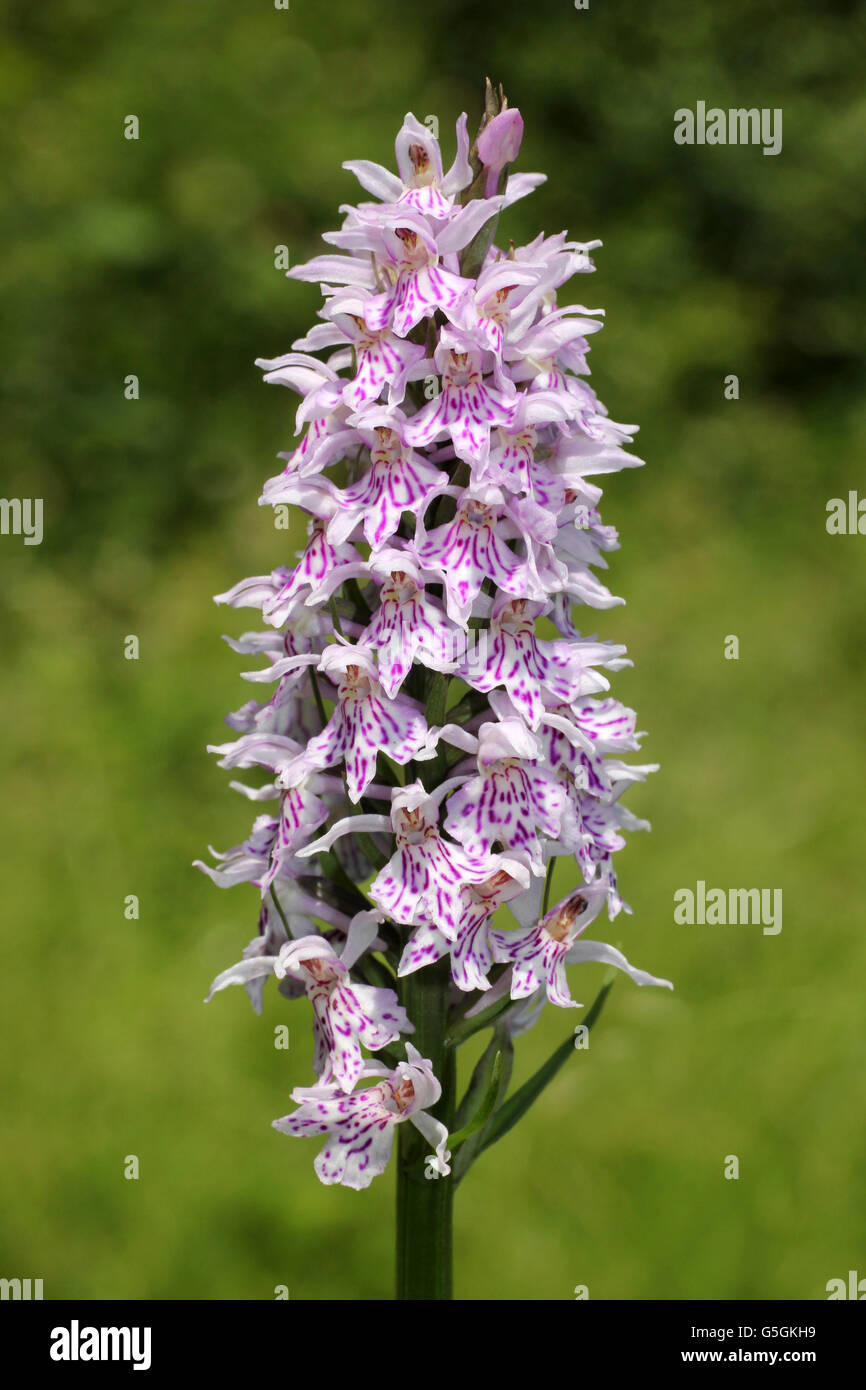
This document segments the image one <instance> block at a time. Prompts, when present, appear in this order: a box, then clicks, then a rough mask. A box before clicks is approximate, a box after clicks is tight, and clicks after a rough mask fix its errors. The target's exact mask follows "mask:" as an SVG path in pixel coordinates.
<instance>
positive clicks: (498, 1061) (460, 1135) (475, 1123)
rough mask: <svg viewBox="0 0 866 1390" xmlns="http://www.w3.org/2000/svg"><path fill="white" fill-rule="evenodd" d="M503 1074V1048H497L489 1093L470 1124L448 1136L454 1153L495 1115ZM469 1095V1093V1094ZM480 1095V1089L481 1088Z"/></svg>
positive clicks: (482, 1100)
mask: <svg viewBox="0 0 866 1390" xmlns="http://www.w3.org/2000/svg"><path fill="white" fill-rule="evenodd" d="M501 1074H502V1048H501V1047H499V1046H497V1048H496V1052H495V1053H494V1057H493V1065H492V1066H491V1068H490V1076H489V1078H488V1082H487V1093H486V1095H485V1096H484V1097H483V1098H481V1099H480V1102H479V1104H478V1106H477V1109H476V1110H475V1113H474V1115H472V1116H471V1118H470V1120H469V1122H468V1123H467V1124H465V1125H464V1126H463V1128H462V1129H458V1130H456V1131H455V1132H454V1133H452V1134H449V1136H448V1145H449V1147H450V1149H451V1152H452V1153H455V1152H456V1151H457V1149H459V1148H460V1145H461V1144H463V1143H464V1142H465V1141H466V1140H467V1139H468V1138H469V1136H470V1135H471V1134H477V1132H478V1130H479V1129H483V1128H484V1126H485V1125H486V1124H487V1121H488V1120H489V1119H490V1116H491V1115H492V1114H493V1110H494V1107H495V1105H496V1100H497V1097H498V1095H499V1078H500V1076H501ZM467 1094H468V1093H467ZM479 1095H480V1088H479Z"/></svg>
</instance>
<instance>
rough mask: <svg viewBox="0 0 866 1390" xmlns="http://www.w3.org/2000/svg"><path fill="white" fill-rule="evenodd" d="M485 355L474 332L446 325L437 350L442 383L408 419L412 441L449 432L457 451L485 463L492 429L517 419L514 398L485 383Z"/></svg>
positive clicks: (480, 464)
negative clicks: (471, 335) (473, 337)
mask: <svg viewBox="0 0 866 1390" xmlns="http://www.w3.org/2000/svg"><path fill="white" fill-rule="evenodd" d="M481 357H482V355H481V352H480V351H479V350H478V349H477V348H475V347H473V346H472V344H471V339H470V338H469V335H468V334H465V333H463V332H462V331H457V330H454V329H448V328H444V329H443V330H442V333H441V334H440V339H439V346H438V347H437V349H436V351H435V353H434V361H435V363H436V366H437V368H438V370H439V373H440V375H441V378H442V389H441V391H440V393H439V395H438V396H434V397H433V399H432V400H431V401H430V402H429V404H428V405H426V406H424V408H423V409H422V410H420V411H419V413H418V414H417V415H416V416H415V417H414V418H413V419H412V420H410V422H409V424H408V425H407V427H406V438H407V439H408V441H409V443H410V444H413V445H416V446H420V445H423V444H430V443H432V441H433V440H434V439H439V438H440V437H441V436H442V435H443V434H449V435H450V436H451V442H452V444H453V446H454V452H455V454H456V455H457V457H458V458H459V459H463V460H464V462H465V463H469V464H474V465H476V466H477V467H478V468H479V469H480V468H483V466H484V464H485V462H486V461H487V455H488V452H489V449H490V431H491V430H492V429H493V428H494V427H496V426H501V425H508V424H509V423H510V422H511V419H512V416H513V413H514V398H513V396H507V395H505V394H504V393H503V392H501V391H498V390H497V389H496V388H495V387H493V386H490V385H488V384H487V383H485V381H484V376H483V373H482V370H481Z"/></svg>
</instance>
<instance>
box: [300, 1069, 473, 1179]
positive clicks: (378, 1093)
mask: <svg viewBox="0 0 866 1390" xmlns="http://www.w3.org/2000/svg"><path fill="white" fill-rule="evenodd" d="M406 1058H407V1060H406V1061H405V1062H399V1063H398V1064H397V1066H396V1067H395V1068H394V1069H393V1071H389V1070H388V1069H387V1068H385V1067H380V1066H377V1065H375V1064H369V1063H368V1065H367V1066H366V1067H365V1068H364V1077H365V1078H367V1077H374V1076H381V1077H383V1078H384V1079H383V1080H382V1081H380V1082H378V1083H377V1084H376V1085H374V1086H369V1087H367V1088H366V1089H364V1090H360V1091H354V1092H353V1093H352V1094H351V1095H346V1093H345V1092H344V1091H343V1090H342V1089H341V1088H340V1087H339V1086H337V1085H336V1084H334V1083H332V1084H331V1085H326V1086H308V1087H304V1086H299V1087H296V1089H295V1090H294V1091H293V1092H292V1096H291V1098H292V1100H293V1101H294V1102H295V1103H296V1105H297V1106H298V1108H297V1110H295V1111H294V1113H293V1114H291V1115H286V1116H284V1118H283V1119H281V1120H274V1129H278V1130H280V1131H281V1133H283V1134H290V1135H293V1136H294V1137H296V1138H304V1137H306V1136H309V1135H313V1136H316V1135H327V1142H326V1143H325V1146H324V1148H323V1149H322V1151H321V1153H320V1154H319V1156H318V1158H317V1159H316V1161H315V1165H314V1166H315V1169H316V1173H317V1174H318V1176H319V1178H320V1179H321V1181H322V1182H323V1183H329V1184H330V1183H342V1185H343V1186H344V1187H353V1188H355V1189H356V1190H360V1189H361V1188H365V1187H369V1186H370V1183H371V1182H372V1181H373V1178H375V1177H378V1176H379V1174H380V1173H384V1171H385V1169H386V1167H387V1166H388V1160H389V1158H390V1157H391V1149H392V1146H393V1143H394V1130H395V1127H396V1126H397V1125H399V1124H402V1123H403V1121H404V1120H409V1121H410V1123H411V1124H413V1125H414V1126H415V1128H416V1129H417V1130H419V1131H420V1132H421V1134H422V1135H423V1136H424V1138H425V1139H426V1140H427V1141H428V1143H430V1144H431V1145H433V1153H432V1154H431V1155H430V1157H429V1158H428V1160H427V1171H428V1172H429V1173H430V1174H431V1175H432V1174H434V1173H435V1174H437V1175H441V1176H445V1177H447V1175H448V1173H449V1172H450V1171H451V1170H450V1168H449V1166H448V1160H449V1159H450V1157H451V1155H450V1154H449V1152H448V1149H447V1147H446V1145H447V1142H448V1131H447V1130H446V1129H445V1126H444V1125H443V1124H442V1123H441V1122H440V1121H438V1120H435V1119H434V1118H433V1116H432V1115H430V1114H429V1113H428V1112H429V1110H430V1107H431V1106H434V1105H435V1104H436V1102H437V1101H438V1099H439V1097H440V1095H441V1094H442V1087H441V1085H440V1084H439V1082H438V1080H437V1079H436V1077H435V1076H434V1075H433V1069H432V1066H431V1064H430V1062H429V1060H428V1059H427V1058H424V1057H422V1056H421V1054H420V1052H419V1051H418V1050H417V1048H415V1047H413V1046H412V1044H411V1043H407V1044H406Z"/></svg>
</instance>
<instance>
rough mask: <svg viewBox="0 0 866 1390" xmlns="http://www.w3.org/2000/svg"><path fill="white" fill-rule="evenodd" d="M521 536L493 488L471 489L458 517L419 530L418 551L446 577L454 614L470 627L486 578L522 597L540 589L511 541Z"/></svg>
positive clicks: (430, 567) (459, 505) (427, 567)
mask: <svg viewBox="0 0 866 1390" xmlns="http://www.w3.org/2000/svg"><path fill="white" fill-rule="evenodd" d="M518 535H520V532H519V529H518V528H517V527H516V526H515V525H514V524H513V523H511V522H510V519H509V518H508V515H507V509H506V506H505V499H504V497H503V495H502V493H501V492H500V491H499V490H498V489H497V488H493V487H484V488H479V489H476V490H475V491H470V490H468V489H467V490H466V491H465V492H464V493H463V494H462V496H460V497H459V500H458V502H457V511H456V513H455V515H454V518H453V520H451V521H447V522H445V523H444V524H443V525H442V526H439V527H436V528H435V529H434V530H432V531H427V530H425V529H424V526H423V524H422V525H419V526H418V527H417V529H416V540H415V544H414V547H413V548H414V553H415V555H416V556H417V558H418V561H419V563H420V564H421V565H422V566H423V568H424V569H425V570H427V571H429V572H430V574H433V575H435V576H436V577H437V578H439V579H441V581H442V584H443V585H444V588H445V600H446V606H447V610H448V613H449V616H450V617H451V618H452V619H453V620H454V622H456V623H459V624H460V625H461V626H465V624H466V623H467V621H468V619H469V616H470V614H471V612H472V605H473V603H474V601H475V600H476V599H477V597H478V595H479V594H480V593H481V588H482V585H483V584H484V582H485V580H490V581H492V582H493V583H494V584H496V585H497V586H498V587H499V588H500V589H501V590H503V591H504V592H505V593H507V594H511V595H513V596H514V597H517V598H520V597H523V596H524V595H525V594H526V590H527V588H529V589H531V594H530V597H532V598H536V597H537V598H544V594H543V593H541V592H536V590H535V588H534V586H533V583H532V576H531V574H530V572H529V569H528V567H527V564H526V561H525V560H522V559H521V558H520V557H519V556H518V555H516V554H515V552H514V551H513V550H511V549H510V548H509V546H508V541H509V540H510V539H511V538H512V537H516V536H518Z"/></svg>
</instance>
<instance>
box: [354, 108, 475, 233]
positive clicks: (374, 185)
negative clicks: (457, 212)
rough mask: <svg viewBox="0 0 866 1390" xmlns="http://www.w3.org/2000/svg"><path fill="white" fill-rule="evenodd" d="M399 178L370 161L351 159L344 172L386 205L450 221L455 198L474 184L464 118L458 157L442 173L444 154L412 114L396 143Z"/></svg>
mask: <svg viewBox="0 0 866 1390" xmlns="http://www.w3.org/2000/svg"><path fill="white" fill-rule="evenodd" d="M395 148H396V154H397V168H398V170H399V177H398V176H397V175H396V174H391V173H389V172H388V170H387V169H385V168H383V166H382V165H381V164H374V163H373V162H372V161H371V160H369V159H349V160H345V161H344V163H343V168H344V169H348V170H349V171H350V172H351V173H353V174H354V175H355V177H356V178H357V180H358V182H359V183H360V185H361V187H362V188H365V189H366V190H367V192H368V193H372V194H373V195H374V196H375V197H376V198H380V199H381V200H382V202H385V203H405V204H406V205H407V206H409V207H413V208H417V210H418V212H422V213H425V214H426V215H427V216H428V217H434V218H439V219H444V218H447V217H448V215H449V213H450V212H451V209H452V207H453V205H454V198H455V196H456V195H457V194H458V193H459V192H460V191H461V190H462V189H464V188H466V186H467V185H468V184H469V183H471V181H472V168H471V165H470V163H469V131H468V128H467V121H466V116H465V114H464V115H462V116H461V117H460V119H459V120H458V122H457V157H456V159H455V160H454V163H453V164H452V165H451V168H450V169H449V170H448V173H447V174H443V173H442V152H441V150H440V148H439V141H438V140H437V139H436V138H435V136H434V135H433V134H432V132H431V130H430V128H429V127H428V126H426V125H422V124H421V122H420V121H419V120H417V119H416V117H415V116H413V115H412V112H411V111H409V112H407V114H406V117H405V119H404V121H403V125H402V126H401V128H400V131H399V134H398V135H397V140H396V146H395Z"/></svg>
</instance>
